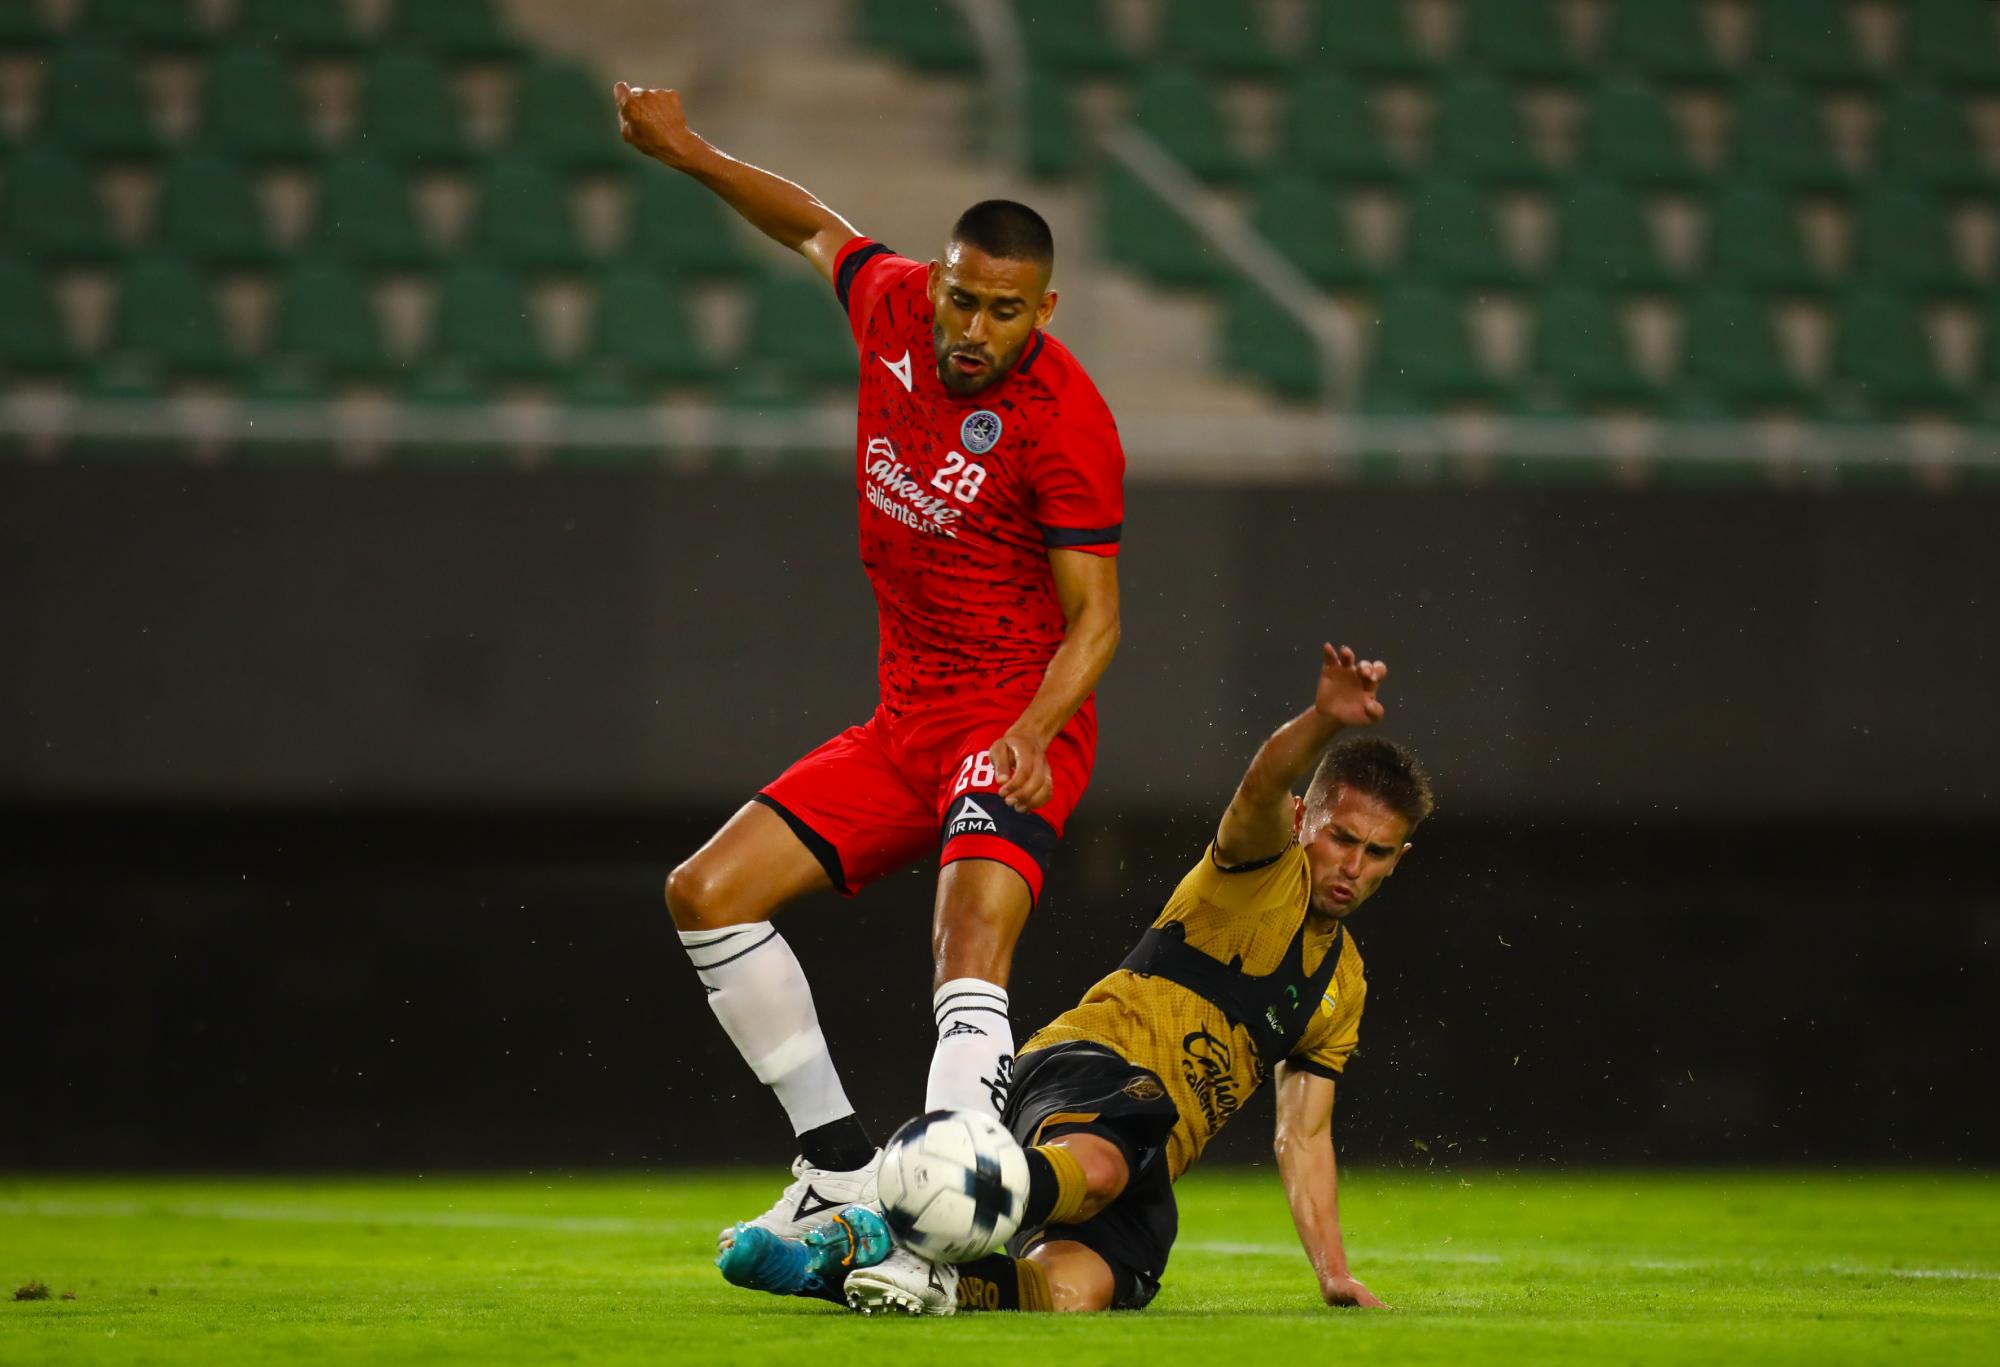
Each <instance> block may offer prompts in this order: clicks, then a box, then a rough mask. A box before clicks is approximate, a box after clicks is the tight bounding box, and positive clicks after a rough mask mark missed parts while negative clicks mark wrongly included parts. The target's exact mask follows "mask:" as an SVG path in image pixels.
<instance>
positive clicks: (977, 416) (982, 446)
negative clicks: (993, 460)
mask: <svg viewBox="0 0 2000 1367" xmlns="http://www.w3.org/2000/svg"><path fill="white" fill-rule="evenodd" d="M958 444H959V445H960V446H963V447H964V448H965V449H966V450H967V451H968V452H970V453H971V454H973V455H975V456H983V455H985V454H986V453H987V452H988V451H991V450H992V449H993V448H994V447H996V446H998V445H999V444H1000V415H999V414H998V413H995V412H994V411H993V410H992V409H990V408H982V409H980V410H979V411H978V412H977V413H967V414H966V415H965V421H964V422H962V423H960V424H959V425H958Z"/></svg>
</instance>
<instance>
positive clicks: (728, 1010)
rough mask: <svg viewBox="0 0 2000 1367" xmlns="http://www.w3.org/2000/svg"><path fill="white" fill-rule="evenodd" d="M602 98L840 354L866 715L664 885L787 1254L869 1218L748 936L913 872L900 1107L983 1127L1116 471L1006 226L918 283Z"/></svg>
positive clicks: (752, 170) (965, 240) (799, 208)
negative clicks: (919, 1036)
mask: <svg viewBox="0 0 2000 1367" xmlns="http://www.w3.org/2000/svg"><path fill="white" fill-rule="evenodd" d="M615 94H616V97H617V101H618V115H619V125H620V131H621V133H622V134H623V136H624V139H625V141H626V142H628V143H630V144H631V145H632V146H634V147H636V148H637V149H639V150H640V151H642V152H644V153H646V154H647V155H648V156H650V157H653V158H654V159H655V160H658V161H660V162H663V163H665V164H666V165H667V166H668V167H671V168H672V169H673V170H675V171H679V172H683V173H685V174H687V175H690V176H693V177H694V178H695V179H696V180H698V181H700V182H701V183H702V184H704V185H706V186H707V187H708V188H709V189H711V190H713V191H714V192H715V193H716V194H717V195H719V196H720V197H721V198H722V199H723V201H724V202H726V203H727V204H728V205H729V206H730V207H731V208H733V209H735V210H736V211H737V212H738V213H739V214H741V215H742V216H743V217H744V218H745V219H747V220H748V221H749V222H750V223H751V224H752V225H754V226H755V227H757V228H758V229H760V230H762V231H763V232H764V233H765V234H767V235H768V236H770V237H772V238H774V239H776V240H777V241H779V242H781V243H783V244H784V245H785V246H787V247H790V248H792V249H793V250H794V251H796V252H798V253H799V254H800V255H801V256H803V257H805V258H806V260H807V261H809V262H811V263H812V265H813V266H814V268H815V269H817V270H818V271H819V273H820V274H821V275H823V276H825V277H826V279H827V280H828V282H829V283H831V284H832V286H833V290H834V293H835V294H836V295H837V296H838V297H839V301H840V303H841V305H842V306H843V307H844V308H845V309H846V310H847V317H848V321H849V323H850V325H851V327H852V329H853V332H854V340H855V344H856V346H857V347H858V348H859V350H860V359H861V391H860V402H859V412H858V417H859V421H858V424H857V430H856V434H855V483H856V493H857V499H856V503H857V506H858V509H859V513H860V519H861V538H860V540H861V560H862V564H863V565H864V566H865V567H866V569H867V571H868V578H869V581H870V583H871V584H872V585H873V586H874V590H875V601H876V606H877V609H878V620H879V633H880V652H879V665H878V675H879V684H880V689H881V701H880V705H879V706H878V707H877V708H876V710H875V713H874V715H873V716H871V717H870V718H869V719H868V720H867V721H866V722H864V723H863V724H862V725H860V726H853V727H849V728H848V729H847V730H845V731H843V732H842V733H841V734H839V735H838V736H835V737H834V738H833V739H832V740H829V741H828V742H827V743H826V744H824V745H822V746H820V747H819V748H818V749H817V750H814V751H813V752H812V753H810V754H808V755H807V756H805V758H803V759H801V760H799V761H798V763H796V764H794V765H793V766H792V767H791V768H790V769H788V770H786V771H785V772H784V773H783V774H782V775H780V776H779V777H778V779H777V780H776V781H775V782H773V783H771V784H770V785H769V786H767V787H766V788H764V790H763V791H761V792H760V793H758V794H757V795H756V798H755V799H754V800H753V801H751V802H749V803H747V804H745V805H744V807H743V809H742V810H741V811H739V812H737V813H736V815H735V816H733V817H732V818H730V820H729V822H728V823H727V824H726V825H724V826H723V828H722V829H721V830H720V831H718V832H717V833H716V834H715V836H714V838H713V839H711V840H710V841H709V842H708V843H707V844H706V845H704V846H703V847H702V848H701V849H700V850H699V851H697V852H696V853H695V855H694V856H693V857H692V858H690V859H689V860H687V862H685V863H683V864H682V865H680V867H678V868H676V869H675V870H674V871H673V874H672V876H671V877H670V878H669V879H668V880H667V907H668V909H669V910H670V911H671V912H672V913H673V918H674V923H675V925H676V926H677V927H678V928H679V930H680V936H681V943H682V944H683V945H684V946H685V947H686V949H687V952H688V957H689V958H690V959H691V960H692V961H693V963H694V967H695V970H696V972H697V973H698V974H699V975H700V978H701V982H702V985H703V986H704V987H705V988H706V989H707V991H708V1004H709V1006H710V1007H712V1008H713V1009H714V1011H715V1015H716V1019H717V1020H718V1021H720V1022H721V1024H722V1028H723V1029H724V1030H725V1031H727V1032H728V1035H729V1038H730V1039H731V1040H732V1041H733V1042H734V1043H735V1045H736V1048H737V1050H738V1051H739V1052H740V1053H741V1054H742V1055H743V1058H744V1060H745V1061H746V1062H747V1063H748V1064H749V1065H750V1067H751V1069H752V1070H753V1071H754V1072H755V1073H756V1075H757V1077H758V1078H759V1079H760V1080H761V1081H763V1082H764V1083H766V1084H767V1085H769V1086H770V1087H771V1089H772V1090H773V1091H774V1092H776V1093H777V1097H778V1100H779V1101H780V1102H781V1103H782V1104H783V1106H784V1108H785V1111H786V1114H787V1115H788V1116H789V1118H790V1120H791V1123H792V1129H793V1131H794V1132H795V1133H796V1134H797V1136H798V1142H799V1149H800V1156H799V1159H798V1162H797V1163H795V1164H794V1165H793V1178H794V1180H793V1182H792V1184H791V1185H790V1186H789V1187H787V1188H786V1189H785V1191H784V1193H783V1195H781V1196H780V1197H779V1199H778V1202H777V1204H776V1205H774V1206H773V1207H772V1208H771V1209H770V1210H769V1211H767V1212H766V1213H765V1214H763V1215H761V1216H759V1217H757V1219H756V1220H755V1221H753V1222H752V1223H753V1224H755V1225H756V1226H758V1227H761V1228H764V1229H768V1230H771V1231H774V1232H776V1233H779V1234H785V1235H801V1234H804V1233H805V1232H807V1231H808V1230H810V1229H812V1228H814V1227H816V1226H819V1225H823V1224H825V1223H826V1222H827V1221H828V1220H830V1219H831V1218H832V1217H833V1215H834V1214H835V1213H837V1212H838V1211H839V1210H841V1209H842V1208H843V1207H845V1206H847V1205H848V1204H849V1203H851V1202H854V1201H863V1200H868V1199H871V1198H872V1197H873V1196H874V1193H875V1172H876V1164H877V1162H878V1161H879V1156H880V1155H879V1151H878V1150H877V1149H876V1148H875V1145H874V1144H873V1142H872V1141H871V1140H870V1139H869V1137H868V1134H867V1132H866V1131H865V1130H864V1129H863V1127H862V1125H861V1123H860V1121H859V1120H858V1119H857V1118H856V1117H855V1114H854V1108H853V1107H852V1106H850V1105H849V1104H848V1101H847V1096H846V1093H845V1091H844V1090H843V1089H842V1087H841V1084H840V1078H839V1076H838V1074H837V1073H836V1072H835V1070H834V1065H833V1060H832V1058H831V1057H830V1056H829V1055H828V1053H827V1047H826V1042H825V1040H824V1039H823V1038H822V1037H821V1034H820V1028H819V1020H818V1016H817V1014H816V1012H815V1010H814V1007H813V999H812V992H811V990H810V989H809V988H808V987H807V985H806V979H805V975H804V973H803V972H802V971H801V970H800V967H799V963H798V960H797V959H796V958H795V957H794V956H793V954H792V951H791V949H790V947H789V946H787V945H786V943H785V941H784V939H783V937H782V936H780V935H779V934H778V932H777V931H776V930H775V929H774V928H773V927H772V926H771V924H770V918H771V915H772V913H774V912H775V911H777V910H778V908H779V907H781V906H783V905H784V904H785V903H787V902H790V901H792V900H793V899H794V898H797V897H799V896H801V895H803V894H805V893H809V892H814V891H817V890H819V889H822V888H828V887H831V888H833V889H835V890H836V891H838V892H840V893H842V894H843V895H850V896H851V895H852V894H854V893H855V892H858V891H859V890H860V889H861V888H862V887H864V886H866V885H867V884H869V883H872V882H874V881H875V880H876V879H878V878H881V877H882V876H883V875H885V874H888V873H891V872H893V871H895V870H896V869H898V868H901V867H903V866H905V865H907V864H910V863H911V862H913V861H915V860H917V859H919V858H922V857H926V856H932V855H935V857H936V858H937V859H938V862H939V865H940V872H939V875H938V883H937V901H936V909H935V919H934V926H933V930H932V951H933V960H934V964H935V973H934V975H933V983H932V988H933V992H934V996H933V1000H932V1005H933V1018H934V1024H935V1027H936V1031H937V1044H936V1050H935V1053H934V1054H933V1056H932V1060H931V1069H930V1078H929V1084H928V1086H927V1088H926V1090H925V1102H924V1104H925V1107H926V1109H934V1108H951V1109H980V1108H983V1109H986V1110H988V1111H991V1112H996V1113H997V1112H998V1110H999V1109H1000V1107H1001V1105H1002V1104H1003V1103H1004V1101H1005V1099H1006V1089H1007V1083H1008V1078H1009V1075H1010V1070H1011V1068H1012V1065H1013V1053H1014V1044H1013V1033H1012V1027H1011V1025H1010V1024H1009V1021H1008V1016H1007V978H1008V968H1009V965H1010V963H1011V962H1012V959H1013V953H1014V942H1015V940H1016V939H1017V938H1018V937H1019V935H1020V933H1021V929H1022V927H1023V925H1024V924H1025V923H1026V921H1027V919H1028V913H1029V910H1030V909H1031V908H1032V906H1033V905H1034V902H1035V899H1036V898H1037V897H1038V896H1039V895H1040V893H1041V888H1042V877H1043V873H1044V871H1045V870H1046V869H1047V867H1048V861H1049V857H1050V855H1051V853H1052V852H1053V851H1054V848H1055V845H1056V842H1057V840H1058V839H1059V838H1060V837H1061V835H1062V831H1063V826H1064V824H1065V823H1066V822H1067V821H1068V819H1069V815H1070V813H1071V812H1072V811H1074V810H1075V808H1076V804H1077V801H1078V800H1079V799H1080V798H1081V797H1082V796H1083V790H1084V787H1085V785H1086V784H1087V783H1088V782H1089V780H1090V770H1091V762H1092V760H1093V758H1094V755H1095V752H1096V747H1097V717H1096V713H1095V710H1094V707H1093V704H1092V697H1091V695H1092V690H1093V689H1095V687H1096V685H1097V680H1098V677H1099V676H1100V675H1102V674H1103V672H1104V669H1105V666H1106V665H1108V664H1109V663H1110V661H1111V655H1112V652H1113V650H1115V649H1116V647H1117V644H1118V579H1117V570H1116V565H1117V561H1116V559H1115V558H1114V557H1115V556H1116V553H1117V550H1118V537H1119V530H1120V524H1121V523H1122V522H1123V520H1124V493H1123V479H1124V469H1125V458H1124V454H1123V452H1122V451H1121V449H1120V447H1119V444H1118V434H1117V429H1116V428H1115V427H1114V425H1113V424H1112V420H1111V414H1110V412H1109V410H1107V409H1106V408H1105V406H1104V401H1103V399H1102V398H1100V397H1099V396H1098V393H1097V389H1096V387H1095V386H1094V385H1092V384H1091V382H1090V377H1089V376H1087V375H1085V374H1084V372H1083V367H1082V366H1080V365H1078V364H1077V362H1076V360H1075V358H1073V357H1072V356H1071V355H1070V354H1069V352H1068V351H1067V350H1066V349H1065V348H1064V347H1063V345H1062V344H1061V343H1060V342H1058V341H1056V340H1055V339H1054V338H1053V337H1050V336H1049V335H1048V334H1047V333H1046V332H1044V331H1043V330H1042V329H1043V328H1044V327H1045V326H1046V325H1047V323H1048V321H1049V318H1050V316H1051V315H1052V314H1053V313H1054V312H1055V307H1056V294H1055V291H1054V290H1051V289H1050V288H1049V273H1050V270H1051V268H1052V266H1053V263H1054V256H1055V248H1054V243H1053V241H1052V239H1051V238H1050V235H1049V229H1048V225H1047V224H1046V223H1044V222H1043V221H1042V219H1041V217H1040V216H1039V215H1038V214H1036V213H1035V212H1034V211H1033V210H1032V209H1029V208H1027V207H1026V206H1024V205H1020V204H1015V203H1013V202H1011V201H1006V200H988V201H986V202H983V203H980V204H975V205H974V206H972V207H971V208H970V209H968V210H966V211H965V213H964V214H963V215H962V216H961V217H960V218H959V220H958V222H957V225H956V226H955V227H954V228H953V230H952V235H951V240H950V242H949V243H947V244H946V247H945V252H944V257H943V259H942V260H941V261H932V262H931V263H930V264H929V266H928V267H926V266H923V265H920V264H918V263H917V262H915V261H911V260H908V259H906V258H904V257H900V256H897V255H895V254H894V253H893V252H891V251H890V250H889V249H888V248H887V247H885V246H883V245H882V244H881V243H879V242H873V241H870V240H869V239H867V238H865V237H862V236H860V235H859V234H858V233H856V232H855V230H854V229H853V228H852V227H850V226H849V225H848V223H847V221H846V220H845V219H843V218H841V217H840V216H839V215H838V214H836V213H834V212H833V211H832V210H831V209H829V208H827V207H826V206H825V205H824V204H822V203H820V202H819V201H818V200H817V199H815V198H814V197H813V196H812V195H811V194H809V193H807V192H806V191H805V190H804V189H801V188H800V187H799V186H797V185H794V184H793V183H792V182H790V181H788V180H784V179H782V178H780V177H778V176H775V175H772V174H771V173H770V172H768V171H761V170H759V169H757V168H756V167H754V166H750V165H747V164H746V163H744V162H741V161H737V160H736V159H734V158H733V157H730V156H728V155H726V154H724V153H723V152H720V151H718V150H717V149H716V148H715V147H713V146H711V145H710V144H709V143H708V142H706V141H705V140H703V139H702V138H701V137H700V136H699V135H697V134H696V133H695V132H693V131H692V130H691V129H690V128H689V127H688V125H687V120H686V118H685V117H684V116H683V114H682V111H681V102H680V97H679V96H678V95H677V94H676V93H675V92H673V91H671V90H643V89H634V88H632V87H629V86H627V85H626V84H625V83H624V82H620V83H619V84H618V86H617V88H616V91H615ZM801 682H802V686H804V687H807V688H810V687H811V680H810V679H806V680H802V681H801ZM733 1237H734V1231H733V1230H725V1231H723V1234H722V1238H723V1240H724V1242H725V1243H726V1242H727V1241H728V1240H729V1239H731V1238H733Z"/></svg>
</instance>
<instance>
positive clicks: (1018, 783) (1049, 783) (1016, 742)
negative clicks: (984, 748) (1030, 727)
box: [993, 731, 1056, 812]
mask: <svg viewBox="0 0 2000 1367" xmlns="http://www.w3.org/2000/svg"><path fill="white" fill-rule="evenodd" d="M993 775H994V777H995V778H997V779H999V780H1000V789H999V792H1000V800H1001V801H1002V802H1005V803H1006V804H1007V805H1008V806H1009V807H1012V808H1013V809H1014V810H1015V811H1017V812H1032V811H1034V810H1035V809H1036V808H1037V807H1040V806H1041V805H1042V804H1043V803H1045V802H1047V801H1048V800H1049V799H1050V798H1052V797H1054V796H1055V795H1056V776H1055V773H1054V771H1053V770H1051V769H1050V768H1049V756H1048V747H1047V746H1045V745H1043V744H1042V742H1041V741H1040V740H1039V739H1038V738H1036V737H1035V736H1033V735H1030V734H1028V733H1026V732H1022V731H1009V732H1008V733H1007V734H1006V735H1004V736H1002V737H1000V739H999V740H996V741H994V742H993Z"/></svg>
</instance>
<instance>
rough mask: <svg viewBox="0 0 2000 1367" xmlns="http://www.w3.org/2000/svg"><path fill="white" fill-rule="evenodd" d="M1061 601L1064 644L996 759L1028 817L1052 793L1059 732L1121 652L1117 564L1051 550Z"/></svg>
mask: <svg viewBox="0 0 2000 1367" xmlns="http://www.w3.org/2000/svg"><path fill="white" fill-rule="evenodd" d="M1049 565H1050V568H1051V569H1052V570H1053V572H1054V575H1055V585H1056V599H1057V601H1058V602H1060V603H1061V605H1062V610H1063V618H1064V622H1065V626H1064V629H1063V641H1062V644H1061V645H1060V646H1058V647H1057V648H1056V653H1055V654H1054V655H1053V656H1051V657H1050V659H1049V663H1048V668H1047V669H1045V670H1044V671H1043V672H1042V682H1041V685H1040V686H1039V687H1038V688H1036V689H1035V696H1034V697H1033V698H1031V699H1029V701H1028V705H1027V706H1026V707H1025V708H1023V709H1022V710H1021V715H1020V716H1019V717H1017V718H1016V719H1015V721H1014V724H1013V725H1012V726H1010V727H1008V728H1007V734H1006V735H1005V736H1002V737H1001V738H1000V741H999V743H998V744H996V746H995V747H994V749H995V754H994V756H993V759H994V765H995V768H996V769H997V771H998V772H999V774H1000V778H1001V782H1000V789H999V792H1000V796H1001V797H1002V798H1003V799H1004V800H1005V801H1006V802H1007V805H1008V806H1010V807H1013V808H1015V809H1017V810H1019V811H1028V812H1031V811H1033V810H1034V809H1035V808H1037V807H1039V806H1041V805H1042V804H1043V803H1045V802H1047V801H1048V800H1049V798H1050V797H1052V796H1053V795H1054V793H1055V779H1054V776H1053V774H1052V773H1051V772H1050V770H1049V764H1048V757H1047V755H1046V753H1045V752H1046V751H1047V749H1048V746H1049V743H1050V742H1051V741H1053V740H1054V739H1055V738H1056V733H1057V732H1059V731H1061V730H1062V729H1063V727H1065V726H1067V725H1068V724H1069V719H1070V718H1071V717H1074V716H1075V715H1076V713H1077V709H1078V708H1080V707H1082V706H1083V704H1084V702H1085V700H1086V699H1088V698H1089V697H1090V695H1091V693H1092V692H1094V691H1095V690H1096V688H1097V681H1098V680H1099V679H1101V678H1103V677H1104V671H1105V670H1106V669H1107V668H1109V667H1110V665H1111V657H1112V656H1113V655H1115V654H1117V653H1118V638H1119V632H1120V627H1119V610H1118V562H1117V561H1116V560H1115V559H1113V558H1112V557H1110V556H1101V555H1092V554H1090V553H1089V552H1087V551H1072V550H1058V551H1050V552H1049Z"/></svg>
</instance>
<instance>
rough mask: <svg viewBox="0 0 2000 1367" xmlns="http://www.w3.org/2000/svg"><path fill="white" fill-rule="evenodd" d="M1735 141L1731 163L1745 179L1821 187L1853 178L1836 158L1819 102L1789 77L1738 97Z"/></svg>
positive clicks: (1833, 186) (1807, 188)
mask: <svg viewBox="0 0 2000 1367" xmlns="http://www.w3.org/2000/svg"><path fill="white" fill-rule="evenodd" d="M1733 145H1734V154H1733V157H1732V160H1731V166H1732V169H1733V170H1734V172H1735V174H1736V175H1737V177H1738V178H1739V179H1742V180H1746V181H1766V182H1768V183H1770V184H1772V185H1775V186H1777V187H1779V188H1780V189H1785V190H1803V191H1818V192H1828V191H1835V190H1843V189H1846V188H1848V186H1849V185H1850V184H1851V182H1852V178H1851V177H1850V176H1849V175H1848V174H1847V172H1846V170H1845V169H1844V168H1843V167H1842V166H1841V165H1840V163H1839V162H1838V161H1836V160H1835V159H1834V155H1833V146H1832V142H1831V141H1830V139H1829V137H1828V133H1827V125H1826V120H1825V118H1823V117H1822V116H1821V114H1820V111H1819V107H1818V105H1817V104H1816V103H1815V102H1814V101H1813V99H1812V97H1811V96H1809V95H1807V94H1806V93H1805V92H1804V91H1803V90H1800V89H1799V88H1798V87H1797V86H1795V85H1793V84H1791V83H1790V82H1788V81H1783V80H1777V79H1767V80H1760V81H1756V82H1754V83H1753V84H1751V85H1750V86H1748V87H1747V88H1746V89H1745V90H1744V91H1743V93H1742V94H1741V95H1739V96H1738V97H1737V101H1736V127H1735V134H1734V144H1733Z"/></svg>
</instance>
